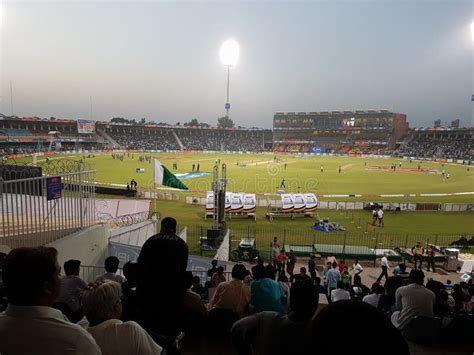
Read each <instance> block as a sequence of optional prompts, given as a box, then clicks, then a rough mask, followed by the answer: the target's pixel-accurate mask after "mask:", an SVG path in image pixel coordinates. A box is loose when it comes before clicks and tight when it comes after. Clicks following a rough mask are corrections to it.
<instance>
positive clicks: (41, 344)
mask: <svg viewBox="0 0 474 355" xmlns="http://www.w3.org/2000/svg"><path fill="white" fill-rule="evenodd" d="M59 271H60V267H59V265H58V261H57V251H56V249H54V248H46V247H38V248H17V249H13V250H12V251H11V252H10V253H9V254H8V256H7V257H6V259H5V261H4V263H3V269H2V276H3V282H4V286H5V291H6V294H7V297H8V300H9V302H10V303H9V305H8V307H7V309H6V311H5V312H3V313H1V314H0V339H1V341H0V353H1V354H65V353H70V354H82V355H99V354H101V352H100V348H99V347H98V346H97V344H96V342H95V341H94V339H93V338H92V336H91V335H90V334H88V333H87V332H86V331H85V330H84V329H83V328H81V327H80V326H78V325H76V324H72V323H70V322H68V321H66V320H65V319H64V316H63V314H62V313H61V312H60V311H59V310H57V309H54V308H52V307H51V306H52V304H53V302H54V301H55V299H56V298H57V296H58V294H59V287H60V279H59Z"/></svg>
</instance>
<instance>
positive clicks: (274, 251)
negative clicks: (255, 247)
mask: <svg viewBox="0 0 474 355" xmlns="http://www.w3.org/2000/svg"><path fill="white" fill-rule="evenodd" d="M279 253H280V245H279V244H278V238H277V237H275V238H273V242H271V243H270V264H272V265H273V266H275V267H276V265H277V256H278V254H279Z"/></svg>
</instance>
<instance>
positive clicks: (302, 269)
mask: <svg viewBox="0 0 474 355" xmlns="http://www.w3.org/2000/svg"><path fill="white" fill-rule="evenodd" d="M303 271H304V273H305V274H306V268H305V267H304V266H302V267H300V272H303Z"/></svg>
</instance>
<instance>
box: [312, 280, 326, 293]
mask: <svg viewBox="0 0 474 355" xmlns="http://www.w3.org/2000/svg"><path fill="white" fill-rule="evenodd" d="M314 288H315V289H316V291H317V292H318V294H320V295H327V292H326V289H325V288H324V286H323V285H321V278H320V277H316V278H315V280H314Z"/></svg>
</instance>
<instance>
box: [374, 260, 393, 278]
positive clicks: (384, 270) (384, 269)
mask: <svg viewBox="0 0 474 355" xmlns="http://www.w3.org/2000/svg"><path fill="white" fill-rule="evenodd" d="M380 267H381V268H382V272H381V273H380V276H379V277H378V278H377V281H375V282H377V283H379V282H380V280H382V277H384V276H385V281H387V279H388V272H387V270H388V269H390V266H389V265H388V259H387V254H384V255H383V257H382V260H381V261H380Z"/></svg>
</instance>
